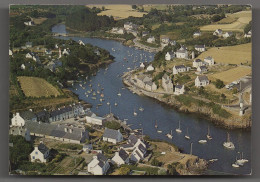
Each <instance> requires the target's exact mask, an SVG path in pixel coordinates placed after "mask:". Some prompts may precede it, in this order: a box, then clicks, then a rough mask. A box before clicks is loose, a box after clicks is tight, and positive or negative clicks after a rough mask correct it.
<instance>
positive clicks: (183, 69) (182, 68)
mask: <svg viewBox="0 0 260 182" xmlns="http://www.w3.org/2000/svg"><path fill="white" fill-rule="evenodd" d="M186 71H190V67H186V66H184V65H178V66H175V65H174V66H173V68H172V73H173V74H174V75H176V74H178V73H182V72H186Z"/></svg>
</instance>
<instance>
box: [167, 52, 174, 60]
mask: <svg viewBox="0 0 260 182" xmlns="http://www.w3.org/2000/svg"><path fill="white" fill-rule="evenodd" d="M173 58H174V52H167V53H166V54H165V60H166V61H170V60H171V59H173Z"/></svg>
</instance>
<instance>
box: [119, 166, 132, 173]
mask: <svg viewBox="0 0 260 182" xmlns="http://www.w3.org/2000/svg"><path fill="white" fill-rule="evenodd" d="M129 173H130V169H129V168H128V167H120V168H119V169H118V174H119V175H128V174H129Z"/></svg>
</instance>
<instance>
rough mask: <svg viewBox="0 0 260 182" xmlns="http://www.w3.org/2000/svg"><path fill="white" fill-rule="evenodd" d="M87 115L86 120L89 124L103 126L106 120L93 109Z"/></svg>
mask: <svg viewBox="0 0 260 182" xmlns="http://www.w3.org/2000/svg"><path fill="white" fill-rule="evenodd" d="M85 115H86V122H87V123H89V124H93V125H99V126H103V125H104V123H105V121H106V119H105V118H103V117H99V116H97V115H96V114H95V113H93V112H91V111H88V112H87V113H86V114H85Z"/></svg>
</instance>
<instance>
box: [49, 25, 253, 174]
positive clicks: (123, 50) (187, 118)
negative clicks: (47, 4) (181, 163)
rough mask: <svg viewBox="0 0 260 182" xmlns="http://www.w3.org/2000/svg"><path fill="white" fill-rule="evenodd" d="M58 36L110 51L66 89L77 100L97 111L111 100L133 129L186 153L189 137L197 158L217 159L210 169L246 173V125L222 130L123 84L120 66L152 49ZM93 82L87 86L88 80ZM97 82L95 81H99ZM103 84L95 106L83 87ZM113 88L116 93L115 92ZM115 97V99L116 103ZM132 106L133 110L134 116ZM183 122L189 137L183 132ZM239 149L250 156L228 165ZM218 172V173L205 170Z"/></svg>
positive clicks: (248, 137) (248, 170)
mask: <svg viewBox="0 0 260 182" xmlns="http://www.w3.org/2000/svg"><path fill="white" fill-rule="evenodd" d="M52 31H53V32H55V33H65V32H66V29H65V25H61V24H60V25H56V26H54V27H53V28H52ZM59 38H61V39H73V40H75V41H79V40H82V41H83V42H84V43H90V44H92V45H95V46H98V47H101V48H104V49H106V50H108V51H109V52H110V53H111V54H112V55H113V56H114V57H115V62H114V63H112V64H110V65H109V66H108V67H107V69H106V68H100V69H99V71H98V72H97V74H96V76H92V77H89V78H88V80H86V84H83V87H85V89H83V88H82V87H80V86H79V84H75V85H74V87H73V88H71V90H72V91H73V92H74V93H75V94H77V95H78V96H79V99H80V100H84V101H86V102H88V103H91V104H92V105H93V108H92V111H93V112H95V113H97V114H98V115H100V116H103V115H105V114H108V113H109V112H110V107H109V106H108V105H107V102H108V101H109V102H110V105H111V112H112V113H114V114H115V115H116V116H118V117H119V118H120V119H121V120H124V119H126V121H127V124H130V125H131V128H132V129H137V128H143V133H144V134H145V135H148V136H150V137H151V138H153V139H161V140H165V141H168V142H172V143H174V144H176V145H177V146H178V147H179V148H181V149H183V151H184V152H185V153H190V143H193V149H192V150H193V152H192V153H193V154H194V155H197V156H199V157H200V158H203V159H206V160H209V159H218V161H216V162H214V163H212V164H210V165H209V171H217V172H221V174H250V173H251V131H243V130H230V131H229V130H227V129H223V128H221V127H218V126H215V125H214V124H212V123H211V122H210V121H208V120H206V119H203V118H201V117H200V116H199V115H197V114H185V113H180V112H177V111H175V110H174V109H172V108H170V107H168V106H165V105H164V104H161V103H159V102H158V101H156V100H154V99H151V98H148V97H145V96H139V95H136V94H134V93H132V92H130V91H129V90H128V89H127V88H125V86H124V84H123V82H122V78H121V77H120V76H121V75H122V74H123V73H124V72H127V71H129V70H132V69H133V68H134V67H135V66H139V65H140V62H141V61H145V60H147V61H148V62H150V61H152V60H153V56H154V53H150V52H147V51H144V50H138V49H135V48H134V47H127V46H124V45H123V44H122V43H120V42H118V41H114V40H105V39H98V38H85V37H62V36H61V37H59ZM90 84H92V87H90V86H89V85H90ZM99 84H100V86H98V85H99ZM101 87H103V88H104V90H103V93H104V99H105V101H103V102H102V106H99V107H98V108H97V104H99V103H101V102H100V95H99V94H97V96H95V97H96V100H93V99H92V97H93V96H92V94H88V93H87V94H88V95H89V97H86V92H87V91H88V90H90V89H91V88H92V89H93V90H94V91H95V92H96V91H97V90H100V88H101ZM118 92H120V93H121V96H118V95H117V94H118ZM115 102H116V103H117V104H118V105H117V106H115ZM140 107H142V108H144V111H139V108H140ZM134 110H135V111H136V112H137V116H134V114H133V113H134ZM156 120H157V125H158V129H159V130H161V131H162V133H157V130H156V128H155V127H154V125H155V121H156ZM179 121H181V122H180V123H181V124H180V125H181V129H182V133H176V132H175V129H176V128H178V126H179ZM208 127H209V128H210V133H211V136H212V138H213V139H212V140H208V142H207V143H205V144H200V143H198V141H199V140H201V139H206V134H207V130H208ZM187 128H188V131H189V135H190V138H191V139H190V140H187V139H185V138H184V136H185V134H186V130H187ZM170 130H172V131H173V138H172V139H169V138H167V137H166V136H165V135H166V134H167V133H169V132H170ZM227 131H228V132H229V133H230V139H231V141H232V142H233V143H234V145H235V149H234V150H228V149H226V148H224V147H223V142H225V141H226V140H227ZM238 152H243V155H244V158H246V159H248V160H249V162H248V163H245V165H244V166H242V167H239V168H233V167H232V166H231V165H232V163H234V162H235V160H236V156H238ZM208 174H219V173H215V172H214V173H211V172H210V173H208Z"/></svg>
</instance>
